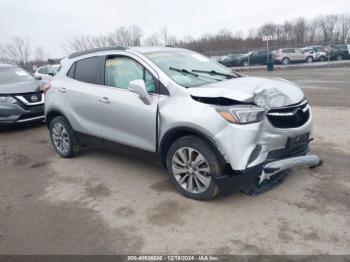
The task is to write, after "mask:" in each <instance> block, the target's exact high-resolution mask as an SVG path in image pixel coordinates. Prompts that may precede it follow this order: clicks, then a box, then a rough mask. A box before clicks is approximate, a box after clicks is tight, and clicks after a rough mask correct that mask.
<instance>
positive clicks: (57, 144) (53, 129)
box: [50, 116, 80, 158]
mask: <svg viewBox="0 0 350 262" xmlns="http://www.w3.org/2000/svg"><path fill="white" fill-rule="evenodd" d="M50 138H51V143H52V145H53V147H54V149H55V151H56V152H57V154H59V155H60V156H61V157H63V158H71V157H73V156H75V155H76V154H77V153H78V152H79V150H80V144H79V142H78V140H77V139H76V137H75V135H74V132H73V129H72V127H71V125H70V124H69V122H68V121H67V120H66V119H65V118H64V117H63V116H58V117H55V118H54V119H53V120H52V121H51V123H50Z"/></svg>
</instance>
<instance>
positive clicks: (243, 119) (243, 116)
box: [216, 105, 265, 124]
mask: <svg viewBox="0 0 350 262" xmlns="http://www.w3.org/2000/svg"><path fill="white" fill-rule="evenodd" d="M216 111H218V113H219V114H220V115H221V116H222V117H223V118H224V119H225V120H226V121H228V122H230V123H235V124H250V123H256V122H260V121H261V120H262V119H263V117H264V114H265V109H264V108H262V107H260V106H253V105H237V106H220V107H217V108H216Z"/></svg>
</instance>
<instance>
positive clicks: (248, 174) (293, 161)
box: [213, 155, 322, 196]
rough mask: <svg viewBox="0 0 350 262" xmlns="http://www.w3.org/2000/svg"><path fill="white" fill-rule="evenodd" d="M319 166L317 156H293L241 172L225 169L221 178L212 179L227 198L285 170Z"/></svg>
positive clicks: (319, 162) (319, 160) (319, 161)
mask: <svg viewBox="0 0 350 262" xmlns="http://www.w3.org/2000/svg"><path fill="white" fill-rule="evenodd" d="M321 164H322V161H321V159H320V158H319V157H318V156H317V155H303V156H294V157H289V158H286V159H281V160H276V161H272V162H267V163H261V164H259V165H257V166H254V167H251V168H248V169H246V170H243V171H235V170H232V169H231V170H230V169H229V168H226V169H225V170H224V171H223V173H222V175H221V176H217V177H213V178H214V181H215V182H216V185H217V186H218V187H219V189H220V192H221V193H222V194H223V195H224V196H227V195H229V194H231V193H233V192H235V191H238V190H241V189H243V188H244V187H247V186H249V185H253V184H255V185H259V184H261V183H263V182H264V181H268V180H270V179H271V180H272V178H274V177H275V176H277V175H278V174H280V173H281V172H283V171H285V170H289V169H291V168H294V167H297V166H308V167H310V168H313V167H316V166H319V165H321Z"/></svg>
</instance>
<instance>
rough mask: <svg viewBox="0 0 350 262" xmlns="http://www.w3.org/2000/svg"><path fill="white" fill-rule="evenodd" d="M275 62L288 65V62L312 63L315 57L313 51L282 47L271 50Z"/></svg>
mask: <svg viewBox="0 0 350 262" xmlns="http://www.w3.org/2000/svg"><path fill="white" fill-rule="evenodd" d="M272 55H273V60H274V61H275V62H276V63H280V64H283V65H288V64H289V63H296V62H307V63H312V62H313V61H314V60H315V59H316V56H315V52H314V51H310V50H307V51H303V50H301V49H299V48H282V49H278V50H276V51H273V52H272Z"/></svg>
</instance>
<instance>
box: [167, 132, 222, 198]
mask: <svg viewBox="0 0 350 262" xmlns="http://www.w3.org/2000/svg"><path fill="white" fill-rule="evenodd" d="M166 166H167V171H168V174H169V175H170V178H171V181H172V182H173V184H174V186H175V188H176V189H177V191H178V192H180V193H181V194H183V195H185V196H186V197H189V198H193V199H196V200H209V199H212V198H214V197H215V196H216V195H217V194H218V193H219V189H218V187H217V185H216V184H215V182H214V180H213V178H212V177H213V176H219V175H220V174H221V170H222V167H221V165H220V162H219V160H218V158H217V156H216V154H215V152H214V151H213V150H212V149H211V148H210V146H209V145H208V144H207V143H206V142H204V141H203V140H202V139H200V138H198V137H196V136H185V137H182V138H179V139H178V140H176V141H175V142H174V143H173V144H172V145H171V146H170V148H169V150H168V152H167V157H166Z"/></svg>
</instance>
